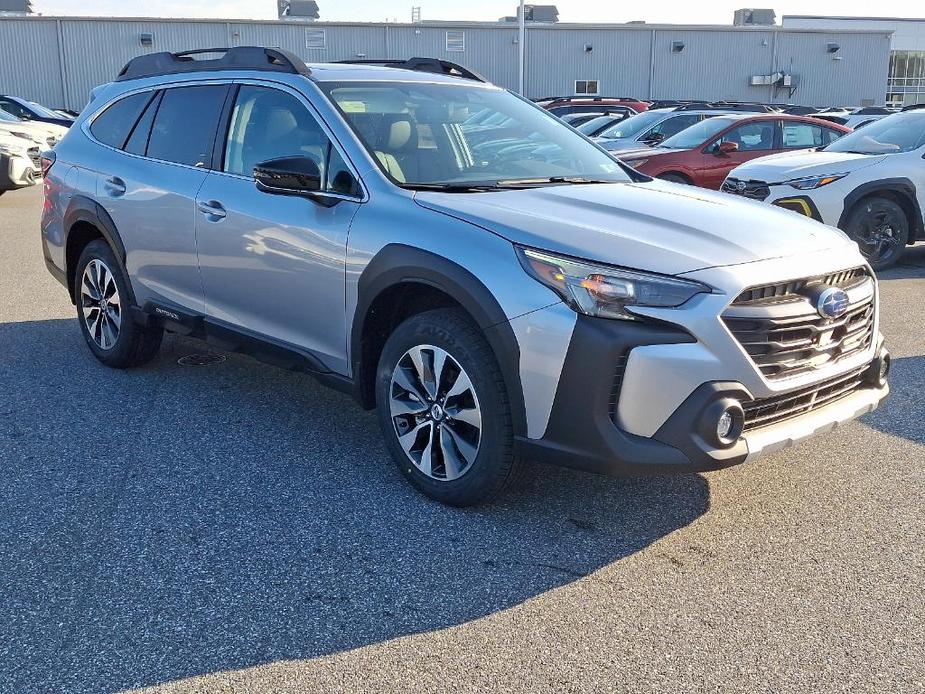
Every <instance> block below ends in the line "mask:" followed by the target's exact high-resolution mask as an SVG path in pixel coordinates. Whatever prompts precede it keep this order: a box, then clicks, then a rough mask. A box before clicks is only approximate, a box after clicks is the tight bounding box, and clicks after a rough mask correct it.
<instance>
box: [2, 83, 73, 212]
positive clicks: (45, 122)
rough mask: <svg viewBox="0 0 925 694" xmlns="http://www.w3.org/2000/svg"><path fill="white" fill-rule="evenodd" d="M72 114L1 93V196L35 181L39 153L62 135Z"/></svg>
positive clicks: (39, 169)
mask: <svg viewBox="0 0 925 694" xmlns="http://www.w3.org/2000/svg"><path fill="white" fill-rule="evenodd" d="M73 115H74V114H70V113H67V112H63V111H56V110H53V109H50V108H47V107H45V106H42V105H41V104H37V103H35V102H34V101H29V100H27V99H22V98H20V97H16V96H7V95H2V94H0V195H3V193H5V192H6V191H8V190H15V189H17V188H25V187H27V186H31V185H34V184H35V183H36V181H37V180H38V179H39V177H40V176H41V170H42V169H41V153H42V152H43V151H44V150H47V149H50V148H52V147H54V146H55V145H56V144H58V141H59V140H60V139H61V138H62V137H64V134H65V133H66V132H67V130H68V128H69V127H70V126H71V123H73V121H74V118H73Z"/></svg>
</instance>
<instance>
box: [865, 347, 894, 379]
mask: <svg viewBox="0 0 925 694" xmlns="http://www.w3.org/2000/svg"><path fill="white" fill-rule="evenodd" d="M892 366H893V358H892V357H891V356H890V353H889V352H887V351H886V350H883V351H881V352H880V356H878V357H877V358H876V359H874V360H873V361H872V362H871V364H870V366H869V367H868V369H867V371H866V372H865V373H864V380H865V381H866V382H867V383H869V384H870V385H872V386H876V387H877V388H883V387H884V386H885V385H886V381H887V378H888V377H889V375H890V368H891V367H892Z"/></svg>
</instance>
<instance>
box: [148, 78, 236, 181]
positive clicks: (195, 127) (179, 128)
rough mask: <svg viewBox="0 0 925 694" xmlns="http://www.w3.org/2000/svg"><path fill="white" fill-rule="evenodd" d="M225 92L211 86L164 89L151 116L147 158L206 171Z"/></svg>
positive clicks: (220, 88)
mask: <svg viewBox="0 0 925 694" xmlns="http://www.w3.org/2000/svg"><path fill="white" fill-rule="evenodd" d="M226 91H227V87H225V86H213V85H209V86H195V87H175V88H173V89H167V90H165V91H164V96H163V97H162V98H161V104H160V107H159V108H158V110H157V115H156V116H155V117H154V125H153V126H152V128H151V136H150V139H149V140H148V148H147V155H148V156H149V157H152V158H153V159H160V160H162V161H169V162H174V163H177V164H186V165H188V166H196V167H201V168H208V167H209V165H210V164H211V161H212V143H213V142H214V140H215V131H216V129H217V128H218V119H219V116H220V115H221V112H222V107H223V106H224V103H225V93H226Z"/></svg>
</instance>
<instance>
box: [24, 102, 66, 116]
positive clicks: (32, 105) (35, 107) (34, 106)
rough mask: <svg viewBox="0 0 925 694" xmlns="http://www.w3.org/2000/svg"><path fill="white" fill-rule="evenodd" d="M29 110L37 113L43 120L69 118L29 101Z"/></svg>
mask: <svg viewBox="0 0 925 694" xmlns="http://www.w3.org/2000/svg"><path fill="white" fill-rule="evenodd" d="M26 103H28V104H29V108H30V109H32V110H33V111H35V112H36V113H37V114H39V116H41V117H42V118H67V116H62V115H61V114H60V113H55V112H54V111H52V110H51V109H50V108H46V107H45V106H42V104H37V103H35V102H34V101H27V102H26Z"/></svg>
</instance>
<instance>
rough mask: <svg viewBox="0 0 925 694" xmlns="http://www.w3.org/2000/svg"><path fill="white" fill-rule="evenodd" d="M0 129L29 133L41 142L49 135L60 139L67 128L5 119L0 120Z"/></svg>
mask: <svg viewBox="0 0 925 694" xmlns="http://www.w3.org/2000/svg"><path fill="white" fill-rule="evenodd" d="M0 130H3V131H6V132H21V133H26V134H28V135H31V136H32V137H33V138H35V139H36V140H38V141H39V142H42V143H43V144H44V143H45V140H46V139H47V138H49V137H54V138H55V139H56V140H60V139H61V138H62V137H64V135H65V133H67V128H63V127H61V126H60V125H53V124H51V123H40V122H38V121H26V120H24V121H20V122H19V123H8V122H7V121H0ZM46 146H47V145H46Z"/></svg>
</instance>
